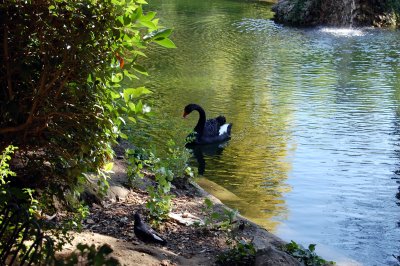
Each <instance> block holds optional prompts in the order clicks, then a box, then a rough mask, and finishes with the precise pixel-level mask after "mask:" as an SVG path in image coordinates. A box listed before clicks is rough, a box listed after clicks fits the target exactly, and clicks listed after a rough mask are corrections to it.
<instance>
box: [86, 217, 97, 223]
mask: <svg viewBox="0 0 400 266" xmlns="http://www.w3.org/2000/svg"><path fill="white" fill-rule="evenodd" d="M86 223H88V224H94V223H95V222H94V221H93V220H92V219H90V218H89V219H87V220H86Z"/></svg>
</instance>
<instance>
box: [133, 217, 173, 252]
mask: <svg viewBox="0 0 400 266" xmlns="http://www.w3.org/2000/svg"><path fill="white" fill-rule="evenodd" d="M134 217H135V225H134V227H133V231H134V232H135V235H136V237H137V238H139V239H140V240H142V241H143V242H146V243H151V242H152V243H159V244H162V245H165V244H167V241H165V240H164V239H162V238H161V237H160V236H159V235H157V233H156V232H155V231H154V230H153V229H151V228H150V226H148V225H147V224H145V223H144V222H143V221H142V220H141V219H140V215H139V213H137V212H136V213H135V216H134Z"/></svg>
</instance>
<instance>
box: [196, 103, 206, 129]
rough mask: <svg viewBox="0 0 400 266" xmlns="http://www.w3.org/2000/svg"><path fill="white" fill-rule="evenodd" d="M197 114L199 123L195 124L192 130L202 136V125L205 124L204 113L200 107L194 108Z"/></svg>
mask: <svg viewBox="0 0 400 266" xmlns="http://www.w3.org/2000/svg"><path fill="white" fill-rule="evenodd" d="M195 110H196V111H197V112H199V115H200V116H199V121H198V122H197V125H196V126H195V128H194V131H196V132H197V133H198V134H200V135H201V134H203V130H204V125H205V124H206V112H204V110H203V108H201V107H200V106H198V107H196V109H195Z"/></svg>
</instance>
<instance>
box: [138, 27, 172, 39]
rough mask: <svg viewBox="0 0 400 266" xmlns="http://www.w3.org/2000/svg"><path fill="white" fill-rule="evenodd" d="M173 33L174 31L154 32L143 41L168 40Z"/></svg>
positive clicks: (162, 30)
mask: <svg viewBox="0 0 400 266" xmlns="http://www.w3.org/2000/svg"><path fill="white" fill-rule="evenodd" d="M171 33H172V29H161V30H154V31H152V32H150V33H148V34H146V35H145V36H144V37H143V40H145V41H147V40H149V39H157V38H168V37H169V36H170V35H171Z"/></svg>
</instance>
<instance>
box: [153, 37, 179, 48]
mask: <svg viewBox="0 0 400 266" xmlns="http://www.w3.org/2000/svg"><path fill="white" fill-rule="evenodd" d="M154 42H156V43H157V44H159V45H161V46H163V47H165V48H176V46H175V44H174V43H173V42H172V41H171V40H170V39H168V38H164V39H161V40H154Z"/></svg>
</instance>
